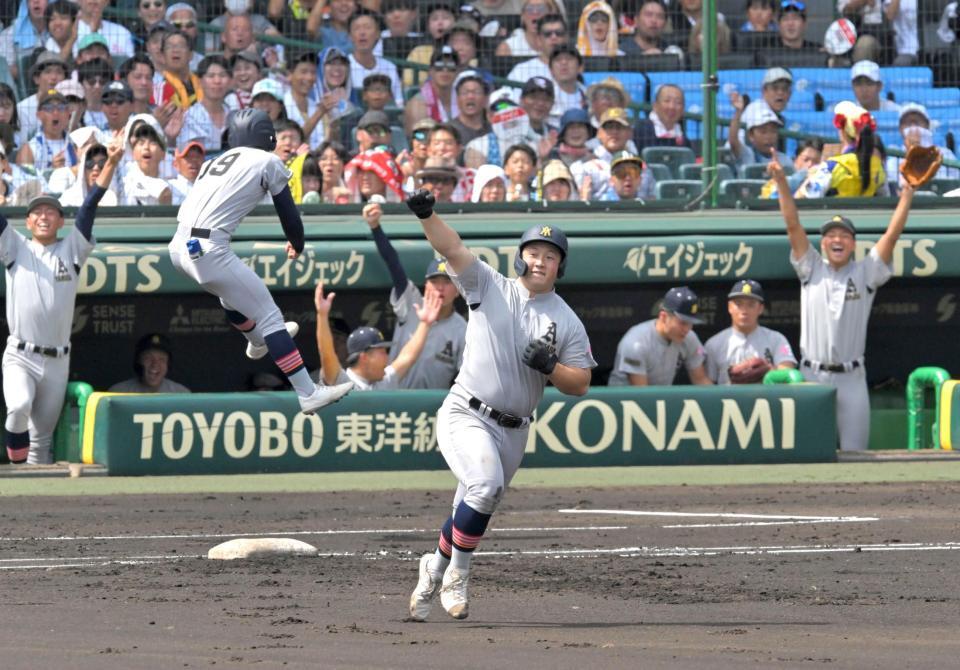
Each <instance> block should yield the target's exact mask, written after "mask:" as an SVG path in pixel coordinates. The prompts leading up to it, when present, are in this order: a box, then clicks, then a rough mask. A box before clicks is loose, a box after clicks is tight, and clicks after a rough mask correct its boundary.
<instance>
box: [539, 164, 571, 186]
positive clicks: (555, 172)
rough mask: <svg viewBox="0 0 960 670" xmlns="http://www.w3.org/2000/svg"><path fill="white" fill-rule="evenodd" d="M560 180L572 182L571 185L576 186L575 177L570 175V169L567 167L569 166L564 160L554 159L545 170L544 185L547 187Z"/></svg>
mask: <svg viewBox="0 0 960 670" xmlns="http://www.w3.org/2000/svg"><path fill="white" fill-rule="evenodd" d="M560 179H562V180H565V181H568V182H570V184H571V185H574V184H575V182H574V180H573V175H572V174H570V168H568V167H567V164H566V163H564V162H563V161H562V160H559V159H554V160H552V161H550V162H549V163H547V165H546V167H544V168H543V185H544V186H546V185H547V184H549V183H551V182H554V181H557V180H560Z"/></svg>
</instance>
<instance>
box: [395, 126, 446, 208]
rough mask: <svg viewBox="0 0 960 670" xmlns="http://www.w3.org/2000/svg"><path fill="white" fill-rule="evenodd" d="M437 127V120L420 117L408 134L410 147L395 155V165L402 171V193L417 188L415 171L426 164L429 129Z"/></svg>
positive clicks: (410, 192) (412, 191) (413, 190)
mask: <svg viewBox="0 0 960 670" xmlns="http://www.w3.org/2000/svg"><path fill="white" fill-rule="evenodd" d="M436 127H437V122H436V121H434V120H433V119H431V118H425V119H420V120H419V121H418V122H417V123H415V124H414V126H413V131H412V133H411V134H410V137H409V139H410V149H404V150H403V151H401V152H400V154H399V155H398V156H397V165H399V166H400V171H401V172H403V177H404V181H403V190H404V193H407V194H412V193H414V192H415V191H416V190H417V188H416V186H417V184H416V177H415V176H414V175H416V173H417V171H418V170H420V169H422V168H423V166H424V165H426V162H427V158H428V157H429V154H428V151H427V149H428V146H429V145H428V142H429V139H430V131H431V130H433V129H434V128H436Z"/></svg>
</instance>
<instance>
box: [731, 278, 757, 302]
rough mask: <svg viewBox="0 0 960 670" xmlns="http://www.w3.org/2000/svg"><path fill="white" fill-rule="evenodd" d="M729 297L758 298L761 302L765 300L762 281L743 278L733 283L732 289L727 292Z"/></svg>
mask: <svg viewBox="0 0 960 670" xmlns="http://www.w3.org/2000/svg"><path fill="white" fill-rule="evenodd" d="M727 297H728V298H756V299H757V300H759V301H760V302H763V301H764V300H763V287H762V286H760V282H758V281H754V280H753V279H741V280H740V281H738V282H737V283H736V284H734V285H733V288H732V289H730V293H728V294H727Z"/></svg>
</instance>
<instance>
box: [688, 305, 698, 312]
mask: <svg viewBox="0 0 960 670" xmlns="http://www.w3.org/2000/svg"><path fill="white" fill-rule="evenodd" d="M697 309H698V307H697V303H693V304H692V305H691V306H690V313H691V314H696V313H697Z"/></svg>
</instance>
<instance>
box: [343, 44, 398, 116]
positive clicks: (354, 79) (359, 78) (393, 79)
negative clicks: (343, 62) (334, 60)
mask: <svg viewBox="0 0 960 670" xmlns="http://www.w3.org/2000/svg"><path fill="white" fill-rule="evenodd" d="M349 58H350V84H351V85H352V86H353V88H355V89H357V90H358V91H360V90H362V89H363V80H364V79H366V78H367V77H369V76H370V75H372V74H385V75H387V76H388V77H389V78H390V92H391V93H393V100H394V102H395V103H396V105H397V107H399V108H400V109H403V88H402V87H401V86H400V76H399V75H398V74H397V66H396V65H394V64H393V63H391V62H390V61H388V60H384V59H383V58H380V57H379V56H374V58H375V59H376V62H375V63H374V64H373V68H372V69H370V70H368V69H367V68H365V67H364V66H363V65H361V64H360V63H359V62H357V59H356V58H354V57H353V54H350V56H349Z"/></svg>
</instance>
